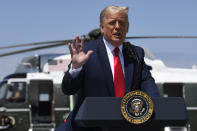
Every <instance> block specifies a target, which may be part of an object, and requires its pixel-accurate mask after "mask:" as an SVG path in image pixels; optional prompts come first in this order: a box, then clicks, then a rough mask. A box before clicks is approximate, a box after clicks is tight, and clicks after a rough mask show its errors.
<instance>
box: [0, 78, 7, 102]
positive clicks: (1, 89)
mask: <svg viewBox="0 0 197 131" xmlns="http://www.w3.org/2000/svg"><path fill="white" fill-rule="evenodd" d="M6 88H7V84H6V82H4V83H0V100H2V99H4V96H5V94H6Z"/></svg>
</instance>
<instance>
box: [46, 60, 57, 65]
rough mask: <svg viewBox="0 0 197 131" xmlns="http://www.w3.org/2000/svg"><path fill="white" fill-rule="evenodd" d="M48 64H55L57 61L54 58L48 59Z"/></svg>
mask: <svg viewBox="0 0 197 131" xmlns="http://www.w3.org/2000/svg"><path fill="white" fill-rule="evenodd" d="M48 64H49V65H57V61H56V60H48Z"/></svg>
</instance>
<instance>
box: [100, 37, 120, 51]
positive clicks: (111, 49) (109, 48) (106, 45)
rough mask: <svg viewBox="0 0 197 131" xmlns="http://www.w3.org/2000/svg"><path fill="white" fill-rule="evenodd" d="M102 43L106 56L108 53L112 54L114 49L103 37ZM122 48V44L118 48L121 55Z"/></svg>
mask: <svg viewBox="0 0 197 131" xmlns="http://www.w3.org/2000/svg"><path fill="white" fill-rule="evenodd" d="M103 42H104V44H105V47H106V49H107V54H109V53H112V54H113V51H114V49H115V47H114V46H113V45H112V44H110V43H109V42H108V41H107V40H106V39H105V38H104V37H103ZM122 47H123V45H122V44H121V45H120V46H119V47H118V48H119V50H120V53H121V54H122Z"/></svg>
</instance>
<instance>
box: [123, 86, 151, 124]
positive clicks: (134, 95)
mask: <svg viewBox="0 0 197 131" xmlns="http://www.w3.org/2000/svg"><path fill="white" fill-rule="evenodd" d="M121 112H122V116H123V117H124V118H125V119H126V120H127V121H128V122H130V123H132V124H143V123H145V122H146V121H148V120H149V119H150V117H151V116H152V114H153V102H152V100H151V98H150V97H149V96H148V95H147V94H146V93H144V92H142V91H139V90H136V91H132V92H129V93H127V94H126V95H125V96H124V97H123V99H122V102H121Z"/></svg>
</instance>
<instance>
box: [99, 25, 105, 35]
mask: <svg viewBox="0 0 197 131" xmlns="http://www.w3.org/2000/svg"><path fill="white" fill-rule="evenodd" d="M100 30H101V34H103V32H104V26H103V25H102V24H100Z"/></svg>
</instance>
